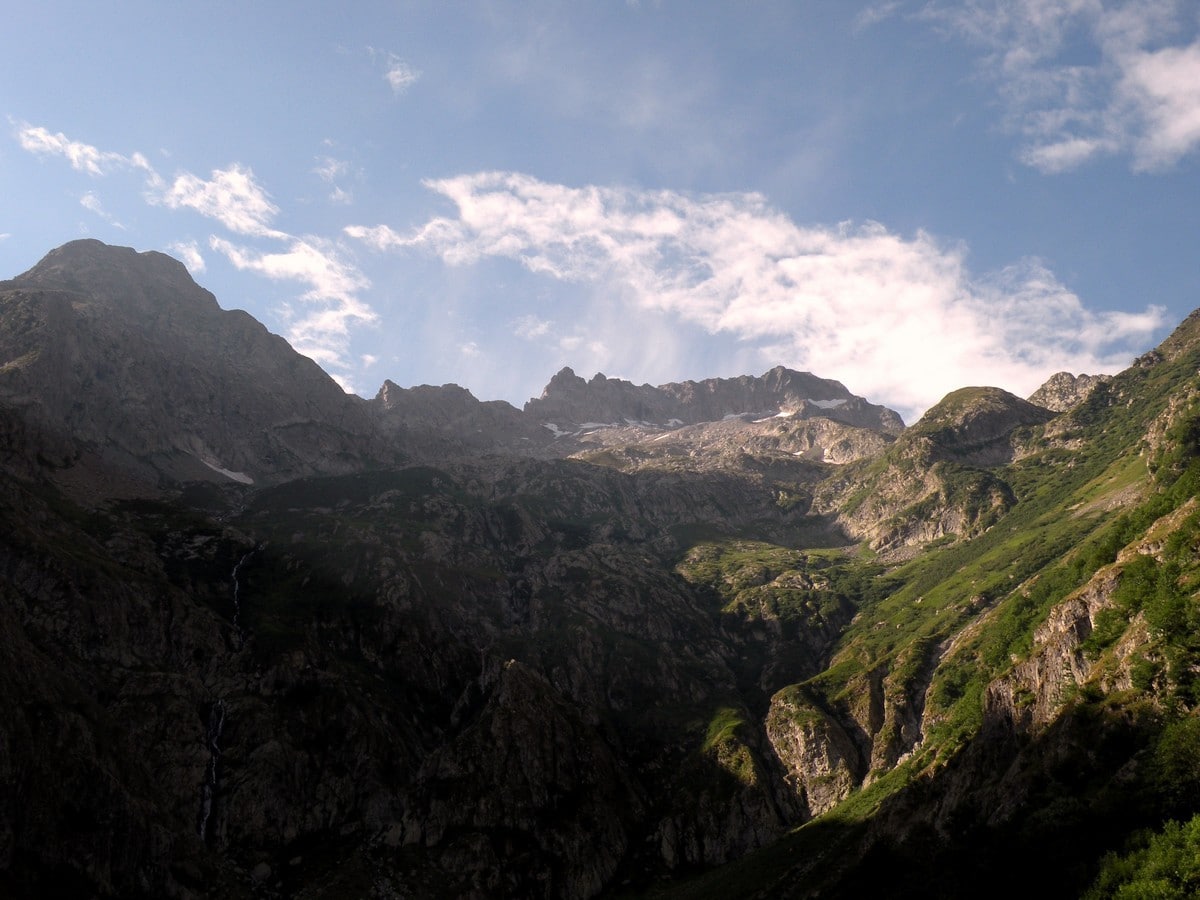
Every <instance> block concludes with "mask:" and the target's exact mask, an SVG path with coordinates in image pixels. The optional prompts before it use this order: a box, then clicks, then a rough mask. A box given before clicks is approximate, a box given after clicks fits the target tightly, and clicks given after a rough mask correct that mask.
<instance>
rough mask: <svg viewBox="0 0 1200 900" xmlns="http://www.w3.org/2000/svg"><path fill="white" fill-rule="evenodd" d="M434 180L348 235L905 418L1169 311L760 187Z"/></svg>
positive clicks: (1153, 322)
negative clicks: (1126, 306) (406, 203)
mask: <svg viewBox="0 0 1200 900" xmlns="http://www.w3.org/2000/svg"><path fill="white" fill-rule="evenodd" d="M428 186H429V187H430V188H432V189H433V190H435V191H437V192H438V193H440V194H442V195H444V196H445V197H447V198H449V199H450V200H451V201H453V203H454V204H455V206H456V207H457V215H455V216H447V217H439V218H435V219H432V220H430V221H429V222H427V223H425V224H424V225H423V226H421V227H420V228H417V229H415V230H414V231H412V232H411V233H408V234H403V233H399V232H396V231H393V230H392V229H390V228H388V227H387V226H376V227H371V228H368V227H364V226H352V227H350V228H347V229H346V233H347V234H348V235H350V236H351V237H355V238H358V239H360V240H362V241H364V242H366V243H367V244H369V245H371V246H373V247H375V248H376V249H379V250H386V249H389V248H423V249H426V250H429V251H431V252H434V253H436V254H438V255H439V256H440V257H441V258H442V259H443V260H444V261H445V262H446V263H448V264H450V265H468V264H471V263H474V262H476V261H479V260H481V259H483V258H485V257H503V258H508V259H512V260H516V261H517V262H519V263H520V264H521V265H523V266H525V267H526V268H527V269H529V270H530V271H532V272H537V273H542V274H545V275H548V276H550V277H552V278H555V279H559V280H565V281H573V282H577V283H580V284H582V285H593V286H598V287H597V291H598V293H602V294H603V295H604V296H605V297H606V298H608V300H607V301H606V302H609V303H612V302H621V303H623V304H626V307H627V308H632V309H633V310H635V311H639V314H657V315H660V316H662V315H665V316H667V317H669V318H673V319H675V320H676V321H677V322H681V323H687V324H690V325H693V326H699V327H701V328H703V329H705V330H707V331H709V332H710V333H713V334H721V333H724V334H728V335H732V336H734V337H735V338H737V339H738V340H740V341H743V342H751V343H753V344H754V345H755V346H756V347H758V348H759V349H760V351H761V354H762V356H761V358H762V361H763V362H764V363H765V364H766V365H773V364H776V363H783V364H786V365H791V366H795V367H798V368H802V369H809V370H811V371H814V372H817V373H819V374H821V375H822V376H825V377H834V378H840V379H842V380H843V381H844V382H846V383H847V384H848V385H849V386H851V388H852V389H853V390H855V391H857V392H858V393H862V394H865V395H866V396H868V397H872V398H873V399H876V400H881V401H884V402H888V403H890V404H892V405H895V406H896V407H897V408H899V409H900V410H901V411H902V412H904V413H906V414H907V415H909V416H911V415H912V414H913V413H914V412H917V411H920V410H923V409H924V408H926V407H928V406H929V405H930V404H932V403H934V402H936V401H937V400H938V399H939V398H940V397H941V396H943V395H944V394H945V393H946V392H947V391H949V390H951V389H954V388H956V387H960V386H962V385H963V384H975V383H987V384H996V385H999V386H1001V387H1005V388H1007V389H1009V390H1013V391H1014V392H1016V393H1021V394H1028V393H1030V392H1032V390H1033V389H1035V388H1036V387H1037V386H1038V385H1039V384H1040V383H1041V382H1042V380H1044V379H1045V378H1046V377H1047V376H1049V375H1050V374H1053V372H1054V371H1057V370H1058V369H1060V368H1071V369H1073V370H1074V371H1077V372H1079V371H1086V372H1098V371H1112V370H1114V369H1116V368H1119V367H1121V366H1123V365H1126V364H1127V363H1128V361H1129V358H1130V355H1131V354H1132V352H1134V351H1135V350H1137V349H1140V347H1139V342H1140V341H1144V340H1146V339H1147V338H1148V337H1149V336H1150V334H1151V333H1152V331H1153V330H1154V329H1155V328H1157V327H1159V326H1160V325H1161V324H1162V322H1163V316H1162V311H1161V310H1159V309H1157V308H1149V309H1147V310H1146V312H1145V313H1142V314H1140V315H1137V316H1129V315H1125V314H1113V313H1093V312H1091V311H1089V310H1088V309H1087V308H1086V307H1085V306H1084V305H1083V303H1082V302H1081V301H1080V299H1079V298H1078V297H1077V296H1075V295H1074V294H1073V293H1072V292H1071V291H1070V290H1069V289H1068V288H1066V287H1065V286H1064V285H1062V284H1061V283H1060V282H1058V281H1057V279H1055V277H1054V276H1053V274H1052V273H1050V272H1049V271H1048V270H1047V269H1046V268H1045V267H1044V266H1042V265H1041V264H1040V263H1038V262H1037V261H1025V262H1022V263H1019V264H1017V265H1014V266H1012V267H1010V268H1008V269H1006V270H1004V271H1003V272H1000V273H996V274H994V275H990V276H985V277H976V276H974V275H973V274H972V273H971V272H970V271H969V270H968V268H967V265H966V250H965V248H963V247H961V246H958V245H953V244H946V243H944V242H941V241H939V240H937V239H935V238H934V237H932V236H931V235H928V234H925V233H923V232H918V233H917V234H915V235H913V236H911V237H904V236H901V235H897V234H893V233H891V232H889V231H888V230H887V229H886V228H884V227H883V226H882V225H879V224H876V223H866V224H863V225H857V226H855V225H851V224H841V225H837V226H832V227H831V226H800V225H797V224H796V223H794V222H793V221H791V220H790V219H789V218H788V217H787V216H785V215H783V214H782V213H780V212H778V211H776V210H774V209H772V208H771V207H770V206H768V205H767V203H766V201H765V200H764V199H763V198H762V197H760V196H758V195H754V194H727V195H710V196H689V195H684V194H679V193H675V192H671V191H654V192H637V191H632V190H624V189H617V188H600V187H585V188H570V187H565V186H562V185H556V184H549V183H546V182H542V181H538V180H537V179H534V178H532V177H529V176H526V175H522V174H516V173H502V172H492V173H480V174H475V175H464V176H460V177H458V178H450V179H444V180H440V181H433V182H429V183H428ZM617 318H620V317H617ZM626 318H629V317H626ZM526 324H527V325H529V326H530V327H535V326H536V322H534V321H533V320H530V321H529V322H528V323H526ZM614 327H620V326H619V325H616V326H614ZM606 337H607V336H606V335H604V334H599V335H591V336H589V338H588V340H590V341H591V342H593V343H599V344H604V343H605V342H606V341H605V339H606ZM627 338H628V339H629V340H636V339H637V338H638V335H636V334H629V335H627ZM578 343H579V345H580V346H582V345H583V344H584V343H585V341H584V339H583V338H582V337H580V338H579V342H578ZM563 346H564V348H565V347H566V346H567V344H565V343H564V344H563Z"/></svg>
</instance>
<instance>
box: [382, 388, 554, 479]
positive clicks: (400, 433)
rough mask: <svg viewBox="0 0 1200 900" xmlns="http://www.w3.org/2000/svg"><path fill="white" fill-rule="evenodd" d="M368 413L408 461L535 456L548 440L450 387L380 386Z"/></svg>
mask: <svg viewBox="0 0 1200 900" xmlns="http://www.w3.org/2000/svg"><path fill="white" fill-rule="evenodd" d="M369 408H370V410H371V412H372V414H373V415H374V417H375V418H376V420H377V421H378V422H379V424H380V426H381V427H382V429H383V430H384V432H386V433H387V434H389V435H391V436H393V437H394V438H395V439H396V440H397V441H398V442H399V443H400V445H401V446H403V447H404V449H405V451H406V452H407V453H409V454H411V455H412V456H414V457H418V458H426V459H429V460H436V459H439V458H441V457H443V456H444V455H445V454H446V453H455V454H466V453H495V452H508V453H515V454H521V455H530V456H536V455H540V454H541V453H542V452H543V451H544V450H545V448H546V447H547V445H548V444H550V443H551V442H552V441H553V440H554V435H553V434H552V433H551V432H550V431H549V430H547V429H546V428H544V427H543V426H542V425H540V424H538V423H537V422H534V421H533V420H532V419H531V418H529V417H528V416H526V415H524V414H523V413H522V412H521V411H520V410H518V409H517V408H516V407H514V406H512V405H511V404H508V403H505V402H504V401H502V400H491V401H487V402H483V401H480V400H477V399H476V398H475V397H474V395H472V394H471V392H470V391H468V390H467V389H466V388H462V387H459V386H458V385H456V384H445V385H442V386H441V387H433V386H431V385H427V384H426V385H418V386H416V387H412V388H402V387H399V386H398V385H397V384H395V383H394V382H392V381H385V382H384V383H383V386H382V387H381V388H380V389H379V393H378V394H376V395H375V398H374V399H373V400H371V401H370V403H369Z"/></svg>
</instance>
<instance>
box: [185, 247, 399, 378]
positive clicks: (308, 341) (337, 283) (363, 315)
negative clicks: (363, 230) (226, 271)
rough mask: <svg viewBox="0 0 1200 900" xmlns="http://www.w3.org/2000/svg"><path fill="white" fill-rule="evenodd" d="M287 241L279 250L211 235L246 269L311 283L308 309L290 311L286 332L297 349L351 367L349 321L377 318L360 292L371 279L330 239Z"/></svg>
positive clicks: (328, 362) (303, 297)
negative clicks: (247, 244)
mask: <svg viewBox="0 0 1200 900" xmlns="http://www.w3.org/2000/svg"><path fill="white" fill-rule="evenodd" d="M287 241H288V247H287V249H286V250H283V251H278V252H272V251H262V250H258V249H255V248H251V247H245V246H239V245H237V244H234V243H232V242H230V241H227V240H225V239H223V238H219V237H216V236H213V237H212V238H210V239H209V246H210V247H212V249H213V250H216V251H217V252H219V253H221V254H222V255H224V256H225V257H226V258H227V259H228V260H229V261H230V262H231V263H232V264H233V265H234V266H235V267H236V268H238V269H241V270H243V271H251V272H257V273H258V274H260V275H263V276H265V277H267V278H269V279H271V280H273V281H280V280H283V281H298V282H300V283H301V284H303V285H307V287H308V290H306V291H305V292H304V294H302V295H301V297H300V299H301V300H302V301H303V302H304V304H305V306H304V311H303V312H301V313H296V312H295V310H291V309H289V310H287V311H286V314H285V318H286V319H287V329H286V332H285V335H284V336H285V337H286V338H287V339H288V342H289V343H290V344H291V345H292V346H293V347H295V348H296V350H298V351H299V352H300V353H303V354H304V355H305V356H309V357H311V358H312V359H314V360H316V361H317V362H319V363H321V364H322V365H327V366H331V367H333V368H335V369H346V368H349V367H350V366H351V365H352V361H351V360H350V358H349V357H348V355H347V353H348V348H349V341H350V330H351V327H352V326H353V325H356V324H368V323H373V322H375V321H376V320H377V316H376V314H375V312H374V311H373V310H372V309H371V307H370V306H368V305H367V304H366V303H365V302H363V301H362V300H361V299H360V296H359V295H360V294H361V292H363V291H364V290H366V289H367V288H368V287H370V282H369V281H368V280H367V278H366V277H365V276H364V275H363V274H362V273H361V272H360V271H359V270H358V268H357V267H356V266H354V265H353V264H352V263H350V262H349V261H347V260H346V259H345V258H344V257H343V255H342V254H341V253H340V252H339V250H338V248H337V247H336V245H335V244H333V243H332V242H330V241H326V240H322V239H320V238H316V237H312V236H307V237H291V236H287Z"/></svg>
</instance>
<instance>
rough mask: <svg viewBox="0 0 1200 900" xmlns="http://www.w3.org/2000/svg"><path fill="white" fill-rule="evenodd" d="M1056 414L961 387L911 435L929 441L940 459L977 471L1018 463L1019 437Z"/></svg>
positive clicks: (990, 390) (1000, 393) (988, 390)
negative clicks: (1018, 432) (1014, 442)
mask: <svg viewBox="0 0 1200 900" xmlns="http://www.w3.org/2000/svg"><path fill="white" fill-rule="evenodd" d="M1052 417H1053V414H1052V413H1051V412H1050V411H1049V410H1047V409H1045V408H1043V407H1040V406H1037V405H1035V404H1033V403H1030V402H1029V401H1027V400H1022V399H1021V398H1020V397H1017V396H1015V395H1014V394H1010V393H1009V392H1008V391H1005V390H1002V389H1000V388H995V387H967V388H960V389H959V390H957V391H952V392H951V393H949V394H947V395H946V396H945V397H944V398H942V400H941V401H940V402H938V403H937V404H936V405H935V406H933V407H932V408H931V409H930V410H929V411H928V412H926V413H925V415H924V416H922V417H921V421H920V422H918V423H917V424H916V425H914V426H913V427H912V429H911V431H910V435H911V436H912V439H925V440H927V441H929V442H930V443H931V444H932V446H933V448H934V458H948V459H952V460H954V461H957V462H965V463H968V464H971V465H977V466H989V465H1001V464H1003V463H1006V462H1010V461H1011V460H1012V458H1013V453H1014V447H1013V445H1012V440H1013V433H1014V432H1015V431H1016V430H1017V429H1018V428H1020V427H1022V426H1029V425H1040V424H1042V423H1044V422H1046V421H1048V420H1049V419H1050V418H1052Z"/></svg>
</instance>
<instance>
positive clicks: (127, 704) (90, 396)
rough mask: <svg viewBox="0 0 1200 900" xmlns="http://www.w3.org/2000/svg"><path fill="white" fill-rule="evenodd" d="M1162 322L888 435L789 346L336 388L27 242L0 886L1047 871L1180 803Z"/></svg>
mask: <svg viewBox="0 0 1200 900" xmlns="http://www.w3.org/2000/svg"><path fill="white" fill-rule="evenodd" d="M1197 321H1198V320H1197V319H1196V318H1195V317H1192V318H1189V320H1188V321H1186V322H1184V323H1183V324H1182V325H1181V326H1180V328H1179V329H1178V330H1177V331H1176V332H1175V334H1173V335H1172V336H1171V337H1170V338H1169V339H1168V340H1167V341H1166V342H1164V344H1163V346H1162V347H1161V348H1159V349H1158V350H1156V351H1154V352H1152V353H1150V354H1147V355H1146V356H1144V357H1142V358H1141V359H1139V360H1138V361H1137V362H1136V363H1135V365H1133V366H1132V367H1131V368H1130V369H1129V370H1127V371H1126V372H1123V373H1121V374H1120V375H1118V376H1115V377H1113V378H1111V379H1109V378H1093V377H1090V376H1074V375H1067V374H1065V373H1060V374H1059V375H1056V376H1054V377H1053V378H1052V379H1051V380H1050V381H1049V382H1048V383H1047V385H1046V386H1044V387H1043V388H1042V389H1041V390H1039V391H1038V392H1037V393H1035V394H1034V395H1033V396H1032V397H1031V398H1030V399H1029V400H1022V399H1020V398H1017V397H1014V396H1012V395H1011V394H1008V393H1006V392H1005V391H1002V390H1000V389H998V388H990V387H969V388H963V389H961V390H958V391H955V392H953V393H951V394H950V395H948V396H947V397H946V398H945V399H944V400H943V401H942V402H941V403H939V404H937V405H936V406H935V407H934V408H932V409H931V410H930V411H929V412H928V413H927V414H926V415H925V416H924V417H923V418H922V419H921V420H920V421H919V422H917V423H914V424H913V425H911V426H910V427H907V428H906V427H904V425H903V423H902V422H901V421H900V418H899V416H897V415H896V414H895V413H894V412H892V411H890V410H887V409H886V408H884V407H880V406H877V405H874V404H871V403H870V402H869V401H867V400H866V399H864V398H861V397H856V396H854V395H853V394H851V393H850V392H849V391H848V390H847V389H846V388H845V387H844V386H843V385H841V384H839V383H837V382H833V381H828V380H825V379H821V378H819V377H817V376H814V375H812V374H810V373H799V372H793V371H790V370H788V369H784V368H775V369H772V370H770V371H769V372H767V373H765V374H763V375H761V376H745V377H741V378H734V379H710V380H706V381H702V382H684V383H680V384H668V385H662V386H658V387H652V386H649V385H642V386H635V385H632V384H630V383H629V382H625V381H621V380H618V379H609V378H606V377H605V376H603V375H599V374H598V375H596V376H595V377H593V378H592V379H590V380H586V381H585V380H584V379H582V378H580V377H578V376H576V375H575V374H574V372H572V371H571V370H570V369H564V370H563V371H561V372H559V373H558V374H557V375H555V376H554V377H553V378H552V379H551V380H550V382H549V384H548V385H547V387H546V390H545V392H544V393H543V395H542V396H541V397H540V398H537V399H534V400H531V401H530V402H529V403H528V404H526V406H525V407H524V408H523V409H517V408H515V407H513V406H511V405H509V404H507V403H500V402H484V401H480V400H478V399H476V398H475V397H473V396H472V395H471V394H470V393H469V392H467V391H465V390H463V389H462V388H459V387H457V386H454V385H445V386H441V387H432V386H417V387H412V388H401V387H399V386H397V385H395V384H393V383H391V382H386V383H385V384H384V385H383V387H382V388H381V390H380V391H379V393H378V395H377V396H376V397H375V398H374V399H371V400H364V399H361V398H357V397H352V396H347V395H346V394H344V393H343V392H342V391H341V390H340V389H339V388H337V386H336V385H335V384H334V383H333V382H332V381H331V380H330V379H328V378H327V377H326V376H325V375H324V373H323V372H322V371H321V370H320V369H319V368H318V367H317V366H316V365H315V364H313V363H312V362H311V361H309V360H307V359H304V358H303V357H300V356H298V355H296V354H295V353H294V352H293V351H292V350H291V348H290V347H288V345H287V344H286V343H285V342H284V341H283V340H282V339H280V338H278V337H275V336H273V335H271V334H269V333H268V332H267V331H266V330H265V329H264V328H263V327H262V326H261V325H259V324H258V323H256V322H254V321H253V320H252V319H251V318H250V317H249V316H247V315H245V314H244V313H239V312H232V311H224V310H222V309H221V308H220V307H219V305H218V304H217V302H216V300H215V298H213V296H212V295H211V294H209V293H208V292H207V291H204V290H203V289H202V288H200V287H199V286H197V285H196V284H195V283H194V282H193V281H192V280H191V278H190V277H189V276H188V274H187V272H186V270H185V269H184V268H183V266H182V265H180V264H179V263H177V262H175V261H174V260H171V259H170V258H169V257H166V256H164V255H162V254H158V253H136V252H135V251H133V250H128V249H123V248H115V247H108V246H105V245H103V244H100V243H98V242H95V241H77V242H73V243H71V244H68V245H66V246H64V247H61V248H59V249H57V250H55V251H52V252H51V253H50V254H49V255H47V257H46V258H45V259H44V260H43V261H42V262H40V263H39V264H38V265H37V266H35V267H34V268H33V269H31V270H30V271H29V272H27V273H25V274H23V275H20V276H17V277H16V278H14V279H12V280H10V281H6V282H0V466H2V467H3V472H4V475H3V477H2V478H0V520H2V522H3V531H2V532H0V534H3V535H4V537H3V539H2V540H0V650H2V657H0V658H2V659H3V660H4V662H3V664H2V665H0V700H2V701H3V703H4V705H5V709H6V710H7V716H6V722H5V725H4V727H3V728H2V729H0V894H4V895H5V896H18V897H19V896H28V897H40V896H99V897H108V896H112V897H181V898H182V897H306V898H316V897H345V896H364V897H367V896H371V897H412V898H418V897H480V898H483V897H497V896H508V897H546V898H552V897H570V898H589V897H597V896H614V897H618V896H619V897H629V896H643V895H649V896H656V897H670V896H680V897H707V896H712V897H739V896H742V897H751V896H772V897H775V896H792V897H806V896H817V895H820V896H822V897H861V896H869V895H871V894H875V895H879V896H913V897H917V896H921V897H931V896H935V897H936V896H944V897H959V896H965V895H970V896H993V895H994V896H1000V895H1007V894H1010V893H1012V892H1013V891H1015V890H1026V891H1028V890H1030V888H1029V885H1028V884H1027V877H1028V873H1029V872H1031V871H1041V872H1043V874H1042V875H1041V876H1039V878H1040V879H1041V880H1040V881H1039V882H1038V885H1037V888H1036V890H1034V893H1035V894H1037V895H1039V896H1077V895H1079V894H1081V893H1082V892H1083V891H1084V890H1086V889H1087V887H1088V885H1089V884H1090V883H1092V881H1093V880H1094V879H1095V878H1096V877H1097V876H1098V874H1099V873H1100V872H1101V871H1102V868H1104V867H1105V866H1111V865H1114V864H1113V863H1111V862H1106V861H1105V859H1106V857H1105V854H1106V853H1111V852H1116V853H1119V852H1121V851H1122V849H1123V848H1125V847H1126V846H1127V844H1126V842H1127V841H1128V840H1130V839H1132V838H1134V837H1135V832H1139V830H1140V829H1149V830H1150V831H1148V832H1145V833H1143V834H1142V836H1141V837H1137V838H1136V840H1140V841H1143V842H1144V841H1145V840H1147V838H1146V837H1145V834H1154V833H1155V830H1156V829H1162V828H1163V826H1164V823H1166V822H1167V821H1168V820H1170V819H1174V820H1183V821H1185V820H1187V819H1190V818H1191V817H1192V816H1194V815H1196V813H1197V812H1200V776H1197V775H1196V774H1195V772H1196V771H1198V770H1197V769H1196V767H1195V765H1194V763H1195V761H1196V751H1195V747H1196V746H1200V741H1198V740H1196V738H1200V726H1198V725H1197V723H1198V722H1200V719H1197V716H1196V715H1195V711H1196V709H1197V706H1198V705H1200V679H1198V677H1197V673H1198V672H1200V638H1197V637H1196V635H1198V634H1200V627H1198V626H1200V612H1198V610H1197V604H1196V591H1197V589H1198V588H1200V550H1198V548H1200V507H1198V506H1197V503H1196V499H1195V497H1196V493H1197V490H1198V489H1200V437H1198V435H1200V425H1198V424H1197V423H1200V401H1198V399H1197V398H1200V390H1198V387H1200V386H1198V385H1197V375H1196V373H1197V371H1198V370H1200V325H1198V324H1197ZM1064 833H1067V834H1070V835H1071V839H1070V841H1067V842H1065V843H1064V841H1063V839H1062V835H1063V834H1064ZM1167 833H1173V832H1164V834H1167ZM1164 839H1165V838H1164ZM1130 846H1131V845H1130ZM1109 859H1110V860H1111V859H1115V857H1111V858H1109ZM1014 860H1020V864H1019V865H1017V864H1014ZM1051 863H1053V864H1052V865H1051ZM1104 871H1106V872H1107V871H1108V869H1104ZM1179 877H1183V876H1179ZM1186 895H1187V894H1186V893H1181V894H1179V896H1186ZM1168 896H1170V895H1168Z"/></svg>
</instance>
